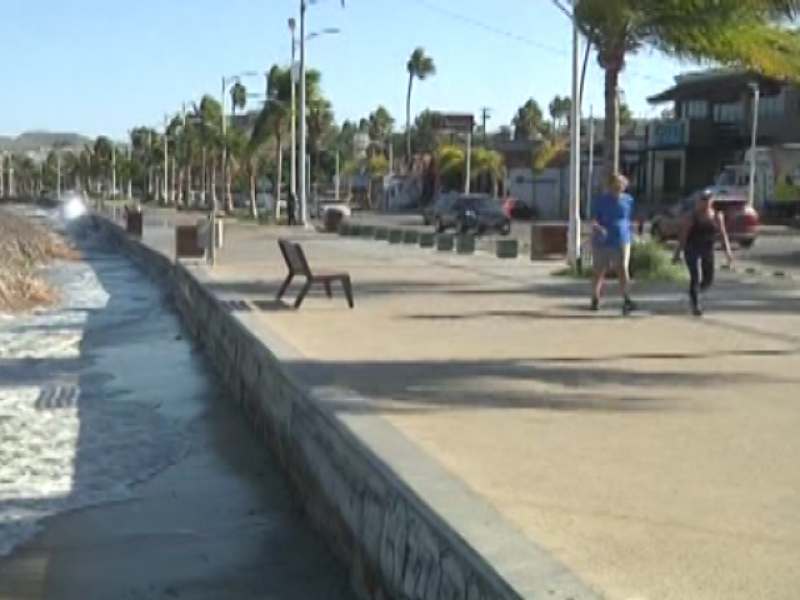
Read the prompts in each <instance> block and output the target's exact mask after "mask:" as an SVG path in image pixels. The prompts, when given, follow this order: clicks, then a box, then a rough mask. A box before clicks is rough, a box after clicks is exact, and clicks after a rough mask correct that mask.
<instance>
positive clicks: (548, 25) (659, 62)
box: [0, 0, 691, 138]
mask: <svg viewBox="0 0 800 600" xmlns="http://www.w3.org/2000/svg"><path fill="white" fill-rule="evenodd" d="M298 5H299V0H224V1H223V0H136V1H135V2H129V1H126V0H69V1H65V0H3V16H2V20H3V35H2V46H3V48H2V51H3V54H4V55H5V56H4V60H3V71H5V72H4V75H3V83H2V87H3V93H2V94H0V134H6V135H7V134H18V133H20V132H22V131H25V130H30V129H49V130H62V131H63V130H70V131H79V132H82V133H86V134H88V135H99V134H111V135H113V136H114V137H116V138H122V137H124V136H125V132H126V130H127V129H129V128H130V127H132V126H135V125H138V124H144V125H152V126H155V125H157V124H159V123H162V122H163V119H164V114H165V112H168V111H169V112H176V111H178V110H180V106H181V103H182V102H184V101H192V100H196V99H197V98H199V97H200V96H201V95H202V94H203V93H213V94H218V93H219V87H220V78H221V76H222V75H223V74H228V75H231V74H235V73H238V72H241V71H248V70H259V71H264V70H266V69H268V68H269V66H270V65H272V64H273V63H285V64H288V62H289V52H290V42H289V32H288V28H287V24H286V22H287V19H288V17H289V16H291V15H293V14H296V12H297V10H298ZM326 27H338V28H340V29H341V33H340V34H339V35H334V36H327V37H322V38H318V39H316V40H314V41H312V42H310V43H309V44H308V62H309V65H310V66H311V67H314V68H317V69H320V70H321V71H322V73H323V87H324V90H325V93H326V94H327V95H328V97H329V98H330V99H331V100H332V101H333V103H334V107H335V109H336V115H337V118H338V119H339V120H341V119H344V118H359V117H361V116H364V115H366V114H367V113H368V112H369V111H371V110H373V109H374V108H375V107H376V106H377V105H379V104H383V105H385V106H386V107H387V108H388V109H389V110H390V112H392V114H393V115H395V117H396V118H397V120H398V127H401V126H402V125H403V121H404V110H405V109H404V106H405V93H406V83H407V79H406V73H405V63H406V60H407V58H408V55H409V54H410V52H411V50H412V49H413V48H414V47H415V46H417V45H420V46H423V47H424V48H425V49H426V50H427V52H428V53H429V54H431V55H432V56H433V58H434V60H435V62H436V65H437V71H438V72H437V75H436V77H435V78H433V79H431V80H429V81H425V82H422V83H421V84H418V85H416V89H415V93H414V97H413V110H414V112H417V111H419V110H422V109H424V108H426V107H431V108H433V109H438V110H453V111H474V112H475V113H478V111H479V109H480V108H481V107H482V106H488V107H491V108H492V119H491V121H490V128H496V127H498V126H499V125H501V124H505V123H508V121H509V120H510V119H511V116H512V115H513V113H514V111H515V110H516V108H517V107H518V106H519V105H520V104H522V103H523V102H524V101H525V100H526V99H527V98H529V97H531V96H533V97H535V98H536V99H537V100H539V101H540V103H541V104H542V105H543V106H546V105H547V103H548V102H549V100H550V98H552V97H553V96H554V95H555V94H562V95H566V94H569V91H570V77H569V68H570V55H569V52H570V26H569V22H568V21H567V19H566V18H565V17H564V16H563V15H562V14H561V13H559V12H558V10H557V9H555V8H554V7H553V6H552V5H551V3H550V0H347V7H346V9H345V10H342V9H341V6H340V3H339V0H320V1H319V3H318V4H317V5H315V6H313V7H310V8H309V10H308V31H309V32H312V31H314V30H316V29H321V28H326ZM9 50H10V53H9ZM688 68H691V67H690V66H683V67H682V66H681V65H679V64H677V63H675V62H673V61H668V60H666V59H664V58H662V57H659V56H658V55H652V54H644V55H641V56H637V57H635V58H633V59H632V60H631V61H630V64H629V66H628V68H627V70H626V72H625V74H624V75H623V86H624V89H625V93H626V98H627V101H628V103H629V104H630V105H631V106H632V107H633V108H634V111H635V112H636V113H637V114H639V115H643V116H644V115H654V114H657V112H658V111H657V110H656V109H654V108H651V107H649V106H648V105H647V104H646V102H645V100H644V98H645V97H646V96H647V95H649V94H652V93H654V92H656V91H659V90H661V89H663V88H666V87H668V86H669V85H670V84H671V83H672V77H673V76H674V75H675V74H677V73H679V72H680V71H682V70H686V69H688ZM252 83H253V86H257V87H259V88H260V87H261V86H262V85H263V84H262V81H261V80H260V79H259V80H253V81H252ZM602 83H603V81H602V76H601V72H600V71H599V69H598V68H597V66H596V64H595V63H594V61H592V63H591V66H590V71H589V74H588V77H587V90H586V97H585V99H584V106H585V112H586V113H588V108H589V106H590V105H593V106H594V108H595V114H597V113H598V112H601V111H602V98H603V96H602V93H603V87H602Z"/></svg>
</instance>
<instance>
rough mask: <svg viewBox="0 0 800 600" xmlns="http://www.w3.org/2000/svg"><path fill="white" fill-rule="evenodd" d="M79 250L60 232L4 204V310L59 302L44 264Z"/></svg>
mask: <svg viewBox="0 0 800 600" xmlns="http://www.w3.org/2000/svg"><path fill="white" fill-rule="evenodd" d="M78 258H80V255H79V253H78V252H77V250H76V249H75V248H74V247H72V246H71V245H70V244H69V243H67V241H66V240H64V239H63V238H62V237H60V236H59V235H57V234H55V233H53V232H52V231H49V230H47V229H45V228H43V227H41V226H39V225H37V224H35V223H33V222H32V221H30V220H29V219H27V218H25V217H24V216H21V215H18V214H15V213H13V212H11V211H9V210H6V209H4V208H0V312H6V313H19V312H24V311H27V310H32V309H34V308H38V307H42V306H50V305H53V304H55V303H56V302H58V299H59V296H58V292H57V290H55V289H54V288H53V287H52V286H51V285H50V284H49V283H48V282H47V281H46V280H45V279H44V278H43V277H42V272H41V270H42V267H44V266H46V265H47V264H49V263H51V262H53V261H55V260H76V259H78Z"/></svg>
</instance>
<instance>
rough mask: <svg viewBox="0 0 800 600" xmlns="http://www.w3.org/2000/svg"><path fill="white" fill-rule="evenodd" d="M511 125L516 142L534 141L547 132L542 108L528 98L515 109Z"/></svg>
mask: <svg viewBox="0 0 800 600" xmlns="http://www.w3.org/2000/svg"><path fill="white" fill-rule="evenodd" d="M511 125H512V126H513V127H514V139H516V140H534V139H536V138H538V137H540V136H541V135H542V134H544V133H546V132H547V126H546V124H545V122H544V113H543V112H542V107H541V106H539V103H538V102H537V101H536V100H535V99H533V98H529V99H528V100H527V101H526V102H525V104H523V105H522V106H520V107H519V108H518V109H517V113H516V114H515V115H514V118H513V119H512V120H511Z"/></svg>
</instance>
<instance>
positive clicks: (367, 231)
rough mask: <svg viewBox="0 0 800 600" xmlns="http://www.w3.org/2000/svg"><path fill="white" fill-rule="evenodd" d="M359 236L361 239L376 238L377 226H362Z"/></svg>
mask: <svg viewBox="0 0 800 600" xmlns="http://www.w3.org/2000/svg"><path fill="white" fill-rule="evenodd" d="M359 234H360V235H361V237H367V238H374V237H375V226H374V225H362V226H361V228H360V230H359Z"/></svg>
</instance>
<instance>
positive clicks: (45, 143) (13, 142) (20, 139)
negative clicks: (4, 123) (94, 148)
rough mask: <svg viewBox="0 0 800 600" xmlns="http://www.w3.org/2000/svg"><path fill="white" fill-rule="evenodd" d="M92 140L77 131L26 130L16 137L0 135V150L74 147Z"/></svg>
mask: <svg viewBox="0 0 800 600" xmlns="http://www.w3.org/2000/svg"><path fill="white" fill-rule="evenodd" d="M93 142H94V140H93V139H92V138H88V137H86V136H83V135H80V134H78V133H69V132H56V131H26V132H25V133H23V134H21V135H19V136H17V137H9V136H0V151H6V152H26V151H32V150H39V149H42V148H52V147H54V146H60V147H75V146H83V145H84V144H91V143H93Z"/></svg>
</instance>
